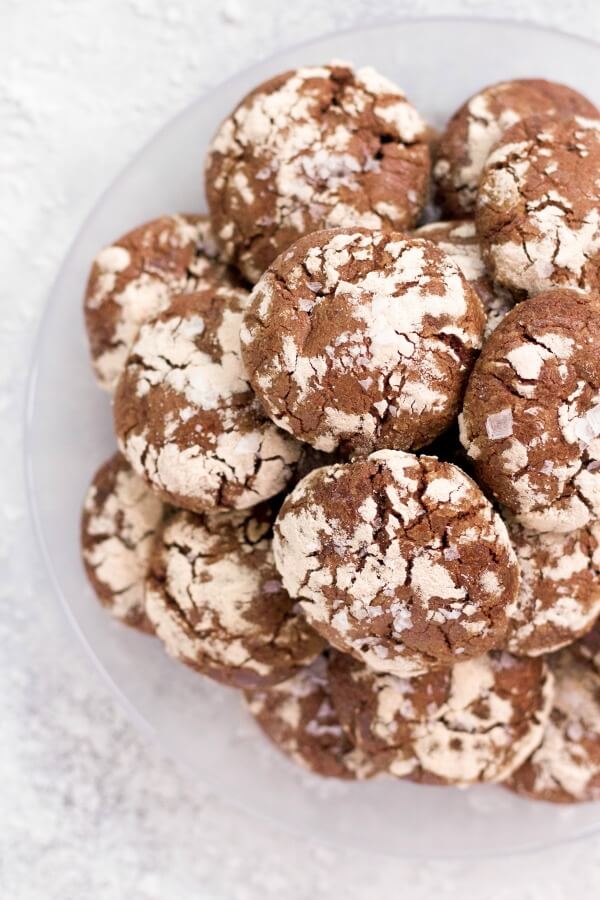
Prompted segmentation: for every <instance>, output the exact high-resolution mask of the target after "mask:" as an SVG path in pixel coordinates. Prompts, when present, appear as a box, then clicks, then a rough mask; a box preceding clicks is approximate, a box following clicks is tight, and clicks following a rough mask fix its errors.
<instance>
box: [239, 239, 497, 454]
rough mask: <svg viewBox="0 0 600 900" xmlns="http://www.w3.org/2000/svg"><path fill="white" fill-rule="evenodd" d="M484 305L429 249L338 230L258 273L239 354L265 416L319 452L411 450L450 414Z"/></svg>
mask: <svg viewBox="0 0 600 900" xmlns="http://www.w3.org/2000/svg"><path fill="white" fill-rule="evenodd" d="M482 330H483V314H482V309H481V304H480V302H479V300H478V298H477V296H476V294H475V293H474V291H473V290H472V289H471V288H469V286H468V285H467V283H466V281H465V279H464V277H463V276H462V275H461V274H460V272H459V270H458V267H457V266H456V264H455V263H453V262H452V260H451V259H450V258H449V257H448V256H446V254H445V253H443V252H442V251H441V250H440V249H439V248H437V247H435V246H434V245H433V244H431V243H430V242H428V241H424V240H420V239H418V238H408V237H406V236H405V235H401V234H397V233H394V232H386V233H384V232H380V231H366V230H361V229H358V230H344V229H336V230H329V231H321V232H315V233H314V234H312V235H309V236H307V237H305V238H302V239H301V240H299V241H298V242H297V243H296V244H294V245H293V246H292V247H291V248H290V249H289V250H288V251H287V252H286V253H284V254H282V255H281V256H280V257H279V258H278V259H277V260H276V261H275V262H274V263H273V264H272V266H271V267H270V268H269V269H268V270H267V271H266V272H265V274H264V275H263V276H262V278H261V279H260V281H259V282H258V284H257V285H256V286H255V288H254V291H253V292H252V295H251V300H250V303H249V306H248V309H247V311H246V314H245V316H244V327H243V330H242V350H243V355H244V360H245V363H246V366H247V368H248V371H249V374H250V378H251V381H252V384H253V386H254V388H255V390H256V392H257V394H258V395H259V397H260V399H261V401H262V403H263V406H264V408H265V409H266V411H267V412H268V414H269V415H270V417H271V418H272V419H273V421H274V422H276V423H277V424H278V425H279V426H280V427H281V428H283V429H285V430H286V431H289V432H291V433H292V434H294V435H295V436H296V437H298V438H300V439H302V440H304V441H307V442H308V443H310V444H312V445H313V446H314V447H317V448H318V449H320V450H325V451H333V450H336V449H340V450H342V451H343V452H348V451H357V450H359V451H361V452H369V451H370V450H373V449H376V448H378V447H393V448H399V449H411V448H418V447H421V446H424V445H426V444H427V443H430V442H431V441H432V440H433V439H434V438H435V437H436V436H437V435H438V434H440V433H441V432H442V431H444V430H445V429H446V428H447V427H448V426H449V425H450V423H451V422H452V420H453V418H454V417H455V415H456V412H457V407H458V403H459V400H460V396H461V394H462V391H463V387H464V383H465V380H466V377H467V375H468V372H469V370H470V367H471V365H472V364H473V362H474V359H475V355H476V351H477V349H478V348H479V346H480V345H481V335H482Z"/></svg>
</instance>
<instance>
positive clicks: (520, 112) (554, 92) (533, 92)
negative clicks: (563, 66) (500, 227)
mask: <svg viewBox="0 0 600 900" xmlns="http://www.w3.org/2000/svg"><path fill="white" fill-rule="evenodd" d="M535 113H538V114H539V113H542V114H552V115H555V116H572V115H581V116H591V117H595V116H597V115H598V114H599V113H598V110H597V109H596V107H595V106H594V105H593V103H590V101H589V100H587V98H586V97H583V96H582V95H581V94H579V93H577V91H574V90H573V89H572V88H569V87H566V86H565V85H562V84H556V83H554V82H551V81H544V80H543V79H537V78H522V79H515V80H514V81H502V82H500V83H499V84H493V85H490V86H489V87H486V88H484V89H483V90H481V91H478V93H477V94H475V95H474V96H473V97H470V98H469V100H467V101H466V103H464V104H463V105H462V106H461V107H460V108H459V109H458V110H457V111H456V112H455V113H454V115H453V116H452V118H451V119H450V121H449V122H448V124H447V126H446V129H445V131H444V133H443V134H442V136H441V138H440V142H439V145H438V148H437V153H436V161H435V165H434V168H433V174H434V178H435V181H436V184H437V191H438V197H439V200H440V202H441V204H442V206H443V207H444V209H445V210H446V212H447V213H448V215H449V216H450V217H452V218H460V217H461V216H464V215H466V214H469V213H472V212H473V210H474V208H475V197H476V194H477V185H478V183H479V178H480V175H481V171H482V169H483V166H484V164H485V161H486V159H487V157H488V155H489V153H490V152H491V150H492V148H493V146H494V145H495V144H496V143H497V142H498V141H499V140H500V138H501V137H502V135H503V133H504V132H505V131H506V130H507V128H510V127H511V126H512V125H515V124H516V123H517V122H519V121H520V120H521V119H524V118H526V117H527V116H531V115H533V114H535Z"/></svg>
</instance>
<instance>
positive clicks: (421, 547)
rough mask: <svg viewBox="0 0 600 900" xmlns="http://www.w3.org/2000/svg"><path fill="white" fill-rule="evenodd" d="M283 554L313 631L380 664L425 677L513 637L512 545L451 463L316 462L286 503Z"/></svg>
mask: <svg viewBox="0 0 600 900" xmlns="http://www.w3.org/2000/svg"><path fill="white" fill-rule="evenodd" d="M273 549H274V553H275V561H276V564H277V568H278V569H279V572H280V573H281V576H282V579H283V582H284V585H285V587H286V588H287V590H288V591H289V593H290V594H291V595H292V596H293V597H297V598H299V600H300V605H301V606H302V608H303V610H304V612H305V613H306V616H307V618H308V620H309V622H310V623H311V624H312V625H313V626H314V628H315V629H316V630H317V631H319V632H320V633H321V634H322V635H323V637H325V639H326V640H328V641H329V642H330V643H331V644H332V645H333V646H334V647H336V648H337V649H339V650H341V651H343V652H347V653H350V654H351V655H353V656H355V657H356V658H358V659H360V660H361V661H363V662H364V663H366V664H367V665H368V666H370V667H371V668H372V669H374V670H375V671H380V672H391V673H393V674H396V675H400V676H413V675H420V674H422V673H424V672H428V671H430V670H435V669H440V668H443V667H446V666H450V665H452V664H454V663H456V662H458V661H460V660H464V659H468V658H470V657H473V656H478V655H480V654H482V653H484V652H486V651H487V650H489V649H492V648H494V647H498V646H501V645H502V643H503V641H504V639H505V635H506V629H507V615H506V609H507V606H508V605H509V604H510V603H512V602H513V601H514V599H515V597H516V593H517V589H518V582H519V571H518V566H517V562H516V558H515V555H514V551H513V549H512V546H511V544H510V541H509V538H508V533H507V531H506V527H505V525H504V523H503V522H502V520H501V519H500V517H499V516H498V515H497V514H496V513H495V512H494V510H493V508H492V506H491V504H490V503H489V502H488V501H487V500H486V499H485V497H484V496H483V494H482V493H481V491H480V490H479V488H478V487H477V485H476V484H475V483H474V482H473V481H471V479H470V478H468V476H467V475H465V474H464V472H462V471H461V470H460V469H459V468H458V467H456V466H454V465H452V464H450V463H441V462H439V461H438V460H437V459H435V458H434V457H428V456H420V457H416V456H413V455H411V454H408V453H403V452H401V451H394V450H387V451H379V452H377V453H373V454H372V455H371V456H369V457H367V458H366V459H360V460H356V461H354V462H352V463H346V464H337V465H332V466H327V467H324V468H321V469H317V470H315V471H314V472H312V473H311V474H310V475H308V476H307V477H306V478H305V479H304V480H303V481H301V482H300V484H299V485H297V487H296V488H294V490H293V491H292V493H291V494H290V495H288V497H287V498H286V500H285V502H284V504H283V506H282V508H281V511H280V513H279V516H278V519H277V522H276V525H275V536H274V541H273Z"/></svg>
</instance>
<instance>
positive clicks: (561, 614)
mask: <svg viewBox="0 0 600 900" xmlns="http://www.w3.org/2000/svg"><path fill="white" fill-rule="evenodd" d="M509 534H510V537H511V540H512V545H513V547H514V549H515V552H516V554H517V559H518V561H519V566H520V569H521V587H520V589H519V594H518V596H517V599H516V601H515V603H514V604H513V606H512V608H511V610H510V612H509V630H508V639H507V644H506V646H507V647H508V649H509V650H510V651H511V652H512V653H517V654H520V655H526V656H539V655H540V654H542V653H551V652H552V651H554V650H559V649H560V648H561V647H565V646H566V645H567V644H572V643H573V641H575V640H576V639H577V638H578V637H580V636H581V635H582V634H585V633H586V632H587V631H589V630H590V628H591V627H592V625H593V624H594V622H595V620H596V619H597V618H598V616H599V615H600V522H594V523H592V524H591V525H589V526H588V527H586V528H581V529H579V530H578V531H571V532H569V533H568V534H555V533H546V534H538V533H536V532H535V531H527V530H525V529H524V528H521V527H520V526H519V525H517V523H516V522H512V523H509Z"/></svg>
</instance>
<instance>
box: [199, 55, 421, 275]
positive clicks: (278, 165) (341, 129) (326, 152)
mask: <svg viewBox="0 0 600 900" xmlns="http://www.w3.org/2000/svg"><path fill="white" fill-rule="evenodd" d="M428 139H429V133H428V129H427V127H426V125H425V123H424V122H423V120H422V119H421V117H420V116H419V114H418V113H417V111H416V110H415V109H414V107H413V106H411V104H410V103H409V102H408V100H407V99H406V97H405V96H404V94H403V92H402V91H401V90H400V88H398V87H396V85H395V84H392V82H391V81H388V79H387V78H384V77H383V76H382V75H380V74H378V73H377V72H376V71H375V70H374V69H371V68H365V69H358V70H356V71H355V70H353V69H352V68H351V67H350V66H348V65H346V64H343V63H340V64H337V63H333V64H331V65H328V66H312V67H305V68H301V69H296V70H294V71H291V72H285V73H284V74H282V75H278V76H277V77H275V78H272V79H271V80H270V81H267V82H265V84H262V85H259V87H257V88H255V89H254V90H253V91H252V92H251V93H250V94H249V95H248V96H247V97H246V98H245V99H244V100H242V102H241V103H240V105H239V106H238V107H237V108H236V109H235V110H234V112H233V113H232V114H231V115H230V116H229V117H228V118H227V119H225V121H224V122H223V124H222V125H221V127H220V128H219V130H218V132H217V134H216V135H215V137H214V139H213V141H212V144H211V146H210V148H209V153H208V159H207V163H206V194H207V198H208V205H209V209H210V213H211V220H212V222H213V225H214V228H215V235H216V237H217V240H218V241H219V244H220V246H221V249H222V251H223V256H224V258H225V259H226V260H227V261H228V262H232V263H235V264H236V265H237V266H238V267H239V269H240V270H241V272H242V273H243V274H244V275H245V277H246V278H248V279H249V280H250V281H251V282H255V281H256V280H257V279H258V278H259V276H260V275H261V274H262V272H264V270H265V269H266V268H267V266H268V265H269V264H270V263H271V262H272V261H273V260H274V259H275V257H276V256H277V255H278V254H279V253H281V251H282V250H285V249H286V247H288V246H289V245H290V244H291V243H293V241H295V240H297V238H299V237H302V235H305V234H309V233H310V232H312V231H315V230H317V229H319V228H334V227H352V226H354V225H363V226H365V227H367V228H410V227H411V226H412V225H414V223H415V222H416V220H417V218H418V216H419V214H420V212H421V210H422V208H423V206H424V204H425V201H426V197H427V192H428V181H429V173H430V154H429V146H428Z"/></svg>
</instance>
